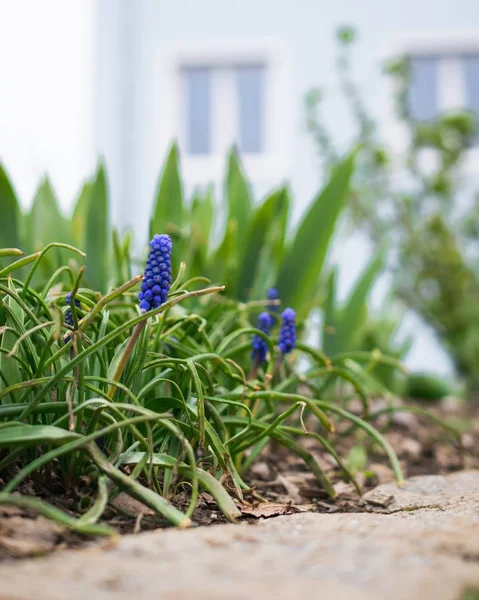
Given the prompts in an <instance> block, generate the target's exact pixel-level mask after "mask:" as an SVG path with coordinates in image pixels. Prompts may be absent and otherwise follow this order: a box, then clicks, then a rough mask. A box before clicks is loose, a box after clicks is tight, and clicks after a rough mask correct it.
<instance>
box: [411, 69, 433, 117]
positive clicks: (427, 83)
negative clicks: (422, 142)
mask: <svg viewBox="0 0 479 600" xmlns="http://www.w3.org/2000/svg"><path fill="white" fill-rule="evenodd" d="M409 111H410V115H411V118H412V119H414V120H415V121H428V120H430V119H434V117H436V116H437V114H438V101H437V59H436V58H434V57H413V58H411V87H410V89H409Z"/></svg>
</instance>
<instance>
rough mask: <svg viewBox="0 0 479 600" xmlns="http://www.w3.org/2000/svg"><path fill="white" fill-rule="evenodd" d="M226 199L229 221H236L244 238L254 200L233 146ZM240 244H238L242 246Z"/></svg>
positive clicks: (229, 160) (237, 232) (238, 231)
mask: <svg viewBox="0 0 479 600" xmlns="http://www.w3.org/2000/svg"><path fill="white" fill-rule="evenodd" d="M226 199H227V202H228V222H231V221H236V235H237V239H238V240H240V241H241V240H244V236H245V235H246V233H247V231H248V227H249V220H250V217H251V212H252V210H253V201H252V199H251V193H250V188H249V184H248V181H247V180H246V177H245V175H244V173H243V169H242V167H241V163H240V161H239V157H238V153H237V151H236V150H235V149H234V148H233V149H232V150H231V152H230V154H229V157H228V172H227V175H226ZM240 245H241V244H239V245H238V246H240Z"/></svg>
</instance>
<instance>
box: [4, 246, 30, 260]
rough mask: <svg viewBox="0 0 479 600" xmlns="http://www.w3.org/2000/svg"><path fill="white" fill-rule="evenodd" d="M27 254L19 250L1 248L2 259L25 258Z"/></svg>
mask: <svg viewBox="0 0 479 600" xmlns="http://www.w3.org/2000/svg"><path fill="white" fill-rule="evenodd" d="M24 254H25V252H24V251H23V250H20V249H19V248H0V258H1V257H3V256H23V255H24Z"/></svg>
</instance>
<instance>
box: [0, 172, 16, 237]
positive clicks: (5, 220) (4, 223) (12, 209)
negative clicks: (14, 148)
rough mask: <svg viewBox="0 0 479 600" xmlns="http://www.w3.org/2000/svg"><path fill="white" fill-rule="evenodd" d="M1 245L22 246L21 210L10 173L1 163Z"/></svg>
mask: <svg viewBox="0 0 479 600" xmlns="http://www.w3.org/2000/svg"><path fill="white" fill-rule="evenodd" d="M0 208H1V213H2V218H1V219H0V247H1V248H8V247H9V248H18V247H19V246H20V234H19V218H20V211H19V207H18V200H17V197H16V195H15V191H14V189H13V187H12V184H11V183H10V180H9V178H8V175H7V173H6V171H5V169H4V167H3V165H2V164H1V163H0Z"/></svg>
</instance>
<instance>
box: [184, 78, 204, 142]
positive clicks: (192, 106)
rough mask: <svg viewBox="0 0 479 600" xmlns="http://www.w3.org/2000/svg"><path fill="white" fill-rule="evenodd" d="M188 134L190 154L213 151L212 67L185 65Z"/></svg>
mask: <svg viewBox="0 0 479 600" xmlns="http://www.w3.org/2000/svg"><path fill="white" fill-rule="evenodd" d="M183 74H184V77H185V84H186V86H185V87H186V135H187V149H188V152H189V153H190V154H209V153H210V152H211V127H210V125H211V69H209V68H208V67H185V68H184V69H183Z"/></svg>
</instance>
